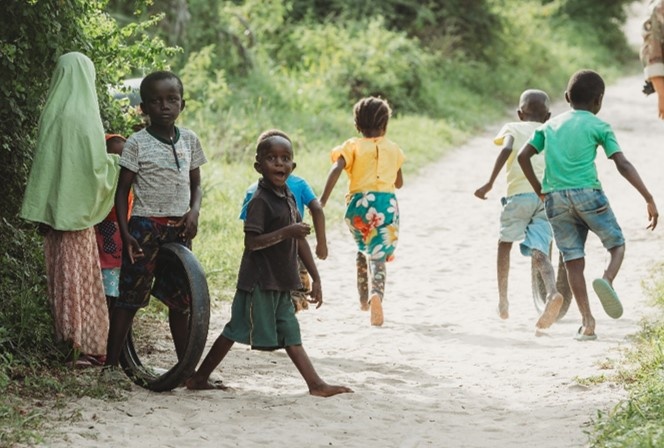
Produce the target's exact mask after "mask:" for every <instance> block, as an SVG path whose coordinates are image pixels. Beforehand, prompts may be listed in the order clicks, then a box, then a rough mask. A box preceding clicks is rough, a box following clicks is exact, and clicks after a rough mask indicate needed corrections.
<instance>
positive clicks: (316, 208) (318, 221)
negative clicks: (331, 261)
mask: <svg viewBox="0 0 664 448" xmlns="http://www.w3.org/2000/svg"><path fill="white" fill-rule="evenodd" d="M307 208H308V209H309V211H310V212H311V220H312V221H313V222H314V231H315V232H316V256H317V257H318V258H319V259H321V260H325V259H326V258H327V237H326V235H325V212H323V206H322V205H321V203H320V202H319V201H318V199H316V198H314V199H312V200H311V201H310V202H309V203H308V204H307Z"/></svg>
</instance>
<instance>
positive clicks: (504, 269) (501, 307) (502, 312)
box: [496, 241, 512, 319]
mask: <svg viewBox="0 0 664 448" xmlns="http://www.w3.org/2000/svg"><path fill="white" fill-rule="evenodd" d="M511 251H512V243H511V242H506V241H499V242H498V256H497V260H496V261H497V263H496V266H497V275H498V315H499V316H500V318H501V319H507V318H509V317H510V312H509V306H510V305H509V301H508V299H507V285H508V279H509V273H510V252H511Z"/></svg>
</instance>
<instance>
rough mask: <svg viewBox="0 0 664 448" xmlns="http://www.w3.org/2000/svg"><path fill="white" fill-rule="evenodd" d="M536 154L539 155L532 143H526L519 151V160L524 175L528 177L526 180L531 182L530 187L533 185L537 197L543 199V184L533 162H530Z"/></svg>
mask: <svg viewBox="0 0 664 448" xmlns="http://www.w3.org/2000/svg"><path fill="white" fill-rule="evenodd" d="M535 154H537V151H536V150H535V147H534V146H533V145H531V144H530V143H526V144H525V145H524V147H523V148H521V150H520V151H519V155H518V156H517V160H518V161H519V165H520V166H521V170H522V171H523V174H524V175H525V176H526V179H528V182H530V185H532V187H533V190H535V193H536V194H537V196H539V197H540V198H542V184H541V183H540V181H539V179H537V176H536V175H535V170H534V169H533V162H532V161H531V160H530V159H531V158H532V157H533V156H534V155H535Z"/></svg>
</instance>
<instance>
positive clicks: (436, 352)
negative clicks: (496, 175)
mask: <svg viewBox="0 0 664 448" xmlns="http://www.w3.org/2000/svg"><path fill="white" fill-rule="evenodd" d="M641 84H642V80H641V77H640V76H639V75H636V76H632V77H628V78H624V79H622V80H620V81H619V82H618V83H617V84H615V85H613V86H611V87H609V88H608V90H607V93H606V96H605V103H604V108H603V110H602V111H601V112H600V114H599V115H600V117H602V118H603V119H605V120H607V121H609V122H610V123H611V124H612V125H613V126H614V129H615V130H616V134H617V137H618V140H619V142H620V143H621V145H622V146H623V148H624V151H625V153H626V155H627V157H628V158H629V160H630V161H631V162H632V163H634V165H635V166H636V167H637V169H638V170H639V172H640V174H641V176H642V177H643V179H644V181H645V182H646V184H647V185H648V186H649V188H650V190H651V191H652V192H653V194H654V195H655V197H656V199H657V200H659V205H660V210H664V176H662V174H661V166H662V162H661V160H660V159H661V156H662V154H661V151H660V149H661V145H662V143H661V142H662V141H664V123H662V122H661V121H658V120H657V119H656V112H655V111H656V100H655V98H653V97H650V98H644V97H643V95H642V94H641V92H640V89H641ZM565 108H566V106H565V105H564V104H561V103H559V104H556V111H562V110H565ZM498 127H499V125H493V126H490V127H488V128H487V130H486V132H485V133H483V134H482V135H478V136H477V137H476V138H474V139H472V140H470V141H469V142H468V143H467V144H465V145H463V146H462V147H459V148H457V149H455V150H454V151H452V152H451V153H449V155H447V156H446V157H444V158H443V159H442V160H440V161H439V162H437V163H434V164H432V165H430V166H428V167H426V168H425V169H423V170H422V171H421V173H420V174H419V175H418V176H417V177H414V178H406V179H405V187H404V188H403V190H401V191H400V192H399V200H400V203H401V210H402V227H401V238H400V242H399V249H398V250H397V253H396V255H397V259H396V260H395V261H394V262H392V263H390V264H388V282H387V287H386V299H385V302H384V309H385V324H384V325H383V327H381V328H376V327H371V326H370V325H369V314H368V313H366V312H361V311H360V310H359V303H358V301H357V298H356V292H355V286H354V246H353V244H352V242H351V238H350V235H349V234H348V233H347V232H346V231H345V229H344V228H343V227H342V226H341V224H340V223H329V227H330V238H329V239H330V256H329V259H328V260H326V261H324V262H319V263H318V265H319V269H320V271H321V275H322V278H323V287H324V293H325V304H324V305H323V307H321V308H320V309H318V310H312V309H310V310H307V311H304V312H302V313H300V314H299V315H298V316H299V319H300V323H301V326H302V334H303V340H304V342H305V344H304V346H305V348H306V350H307V351H308V353H309V355H310V357H311V358H312V361H313V363H314V365H315V366H316V368H317V369H318V371H319V373H320V374H321V376H322V377H323V378H324V379H326V380H327V381H328V382H333V383H338V384H345V385H348V386H350V387H352V388H353V389H354V390H355V393H354V394H345V395H340V396H336V397H332V398H328V399H321V398H315V397H311V396H309V395H308V394H307V391H306V387H305V384H304V382H303V381H302V379H301V377H300V376H299V374H298V373H297V371H296V370H295V368H294V367H293V365H292V364H291V362H290V360H289V359H288V357H287V356H286V354H285V353H284V352H283V351H279V352H274V353H262V352H252V351H250V350H248V349H247V348H246V347H244V346H240V345H236V346H235V347H234V348H233V350H232V351H231V352H230V354H229V355H228V357H227V359H226V361H224V363H223V365H222V369H221V370H217V371H216V372H215V376H216V377H218V378H223V379H224V381H225V382H226V383H227V384H228V385H230V386H232V387H233V390H231V391H226V392H221V391H196V392H194V391H188V390H185V389H177V390H174V391H172V392H167V393H152V392H149V391H147V390H144V389H141V388H139V387H134V388H133V390H132V391H131V392H129V393H128V399H127V400H126V401H120V402H104V401H100V400H96V399H89V398H84V399H80V400H78V401H76V402H75V403H72V404H71V405H70V406H69V408H68V411H66V412H76V411H80V417H79V418H75V419H72V420H73V421H68V422H64V423H62V424H61V425H60V426H59V433H56V434H52V435H51V437H50V438H49V439H48V440H47V441H46V442H45V443H44V445H45V446H53V447H65V446H77V447H78V446H80V447H97V446H117V447H120V446H121V447H125V448H132V447H157V446H159V447H178V448H184V447H198V448H202V447H217V446H223V447H226V446H228V447H231V446H241V447H258V446H269V447H302V446H316V447H318V446H344V447H360V446H362V447H384V446H388V447H425V446H435V447H469V448H470V447H489V446H492V447H522V446H523V447H526V446H537V447H538V448H546V447H579V446H584V445H585V444H586V443H587V440H588V436H587V434H586V431H588V430H589V429H590V428H589V423H590V422H591V421H592V419H593V418H595V417H596V415H597V412H598V410H599V411H602V412H607V411H609V410H611V409H612V408H613V407H614V406H615V405H616V404H617V403H618V402H619V401H620V400H621V399H623V398H625V397H626V392H625V391H624V389H623V388H622V387H621V386H619V385H616V384H615V383H614V382H612V381H611V377H612V375H614V374H616V373H617V371H618V370H617V369H619V368H620V366H621V363H622V362H623V359H622V358H623V353H624V350H625V349H627V348H629V346H630V338H629V336H630V335H632V334H634V333H635V332H637V331H638V330H639V328H640V321H641V319H642V318H643V317H645V316H647V315H649V314H650V313H652V311H653V310H652V308H650V307H649V306H648V298H647V295H646V293H645V292H644V291H643V288H642V283H643V282H644V281H647V279H648V278H649V277H650V271H651V269H652V267H653V265H654V264H655V263H657V262H661V261H662V255H661V254H662V253H664V228H658V229H657V230H656V231H655V232H650V231H647V230H646V225H647V216H646V209H645V203H644V201H643V200H642V198H641V197H640V196H639V194H638V193H637V192H636V190H634V189H633V188H632V187H631V186H630V185H629V184H628V183H627V181H626V180H625V179H623V178H622V177H621V176H620V175H619V174H618V173H617V171H616V170H615V168H614V165H613V163H612V162H610V161H607V160H606V159H605V158H604V157H603V156H602V155H600V156H599V157H598V167H599V171H600V179H601V180H602V182H603V185H604V188H605V190H606V193H607V195H608V197H609V199H610V200H611V204H612V206H613V208H614V211H615V213H616V215H617V217H618V220H619V222H620V224H621V226H622V228H623V231H624V233H625V236H626V240H627V254H626V259H625V262H624V264H623V267H622V270H621V273H620V275H619V277H618V278H617V279H616V281H615V287H616V290H617V291H618V293H619V294H620V296H621V298H622V300H623V303H624V305H625V313H624V315H623V317H622V318H620V319H618V320H613V319H611V318H609V317H608V316H606V315H605V314H604V313H603V311H602V309H601V306H600V304H599V301H598V299H597V298H596V297H595V295H594V294H593V293H592V289H591V288H590V282H591V281H592V279H593V278H595V277H597V276H601V274H602V271H603V268H604V265H605V263H606V262H607V255H606V252H605V251H604V250H603V249H602V247H601V245H600V243H599V240H598V239H597V238H596V237H595V236H594V235H591V237H590V238H589V241H588V244H587V252H588V255H587V268H586V278H587V282H588V285H589V291H590V300H591V307H592V309H593V312H594V314H595V317H596V319H597V328H596V331H597V335H598V339H597V340H596V341H593V342H578V341H576V340H574V339H573V336H574V334H575V333H576V331H577V328H578V327H579V325H580V316H579V313H578V311H577V309H576V305H575V304H574V303H573V304H572V306H571V308H570V311H569V313H568V314H567V316H566V317H565V318H564V319H563V320H561V321H559V322H557V323H556V324H554V325H553V326H552V327H551V328H550V329H549V330H547V331H546V332H545V333H544V334H543V335H541V336H536V335H535V322H536V320H537V314H536V312H535V309H534V307H533V304H532V295H531V290H530V261H529V259H527V258H525V257H523V256H521V255H520V254H519V253H518V251H517V249H516V247H515V249H514V250H513V252H512V270H511V273H510V291H509V294H510V302H511V310H510V311H511V312H510V314H511V316H510V319H509V320H505V321H503V320H501V319H499V318H498V316H497V314H496V308H497V303H498V297H497V289H496V280H495V250H496V240H497V226H498V216H499V212H500V205H499V198H500V195H501V194H502V193H503V191H504V183H501V184H498V185H496V187H495V188H494V190H493V191H492V192H491V193H490V195H489V199H488V200H486V201H480V200H479V199H476V198H475V197H474V196H473V191H474V190H475V189H476V188H477V187H479V186H480V185H482V184H483V183H484V182H485V180H486V179H487V178H488V175H489V173H490V170H491V166H492V164H493V162H494V160H495V156H496V155H497V152H496V150H495V148H494V147H493V146H492V144H491V137H492V135H493V133H494V132H495V131H496V130H497V129H498ZM404 146H406V150H407V145H405V143H404ZM501 181H503V182H504V180H503V179H501ZM661 226H662V227H664V224H661ZM555 253H556V255H557V251H555ZM228 317H229V304H223V306H221V307H220V308H216V309H215V312H214V314H213V316H212V322H211V326H212V327H211V331H210V336H209V341H208V344H210V343H211V342H212V341H213V340H214V338H215V337H216V335H217V334H218V333H219V331H220V329H221V327H222V326H223V324H224V323H225V322H226V321H227V319H228ZM602 375H603V376H605V377H607V378H608V380H606V381H603V382H592V381H591V382H585V381H582V379H586V378H597V377H599V376H602ZM595 383H596V384H595Z"/></svg>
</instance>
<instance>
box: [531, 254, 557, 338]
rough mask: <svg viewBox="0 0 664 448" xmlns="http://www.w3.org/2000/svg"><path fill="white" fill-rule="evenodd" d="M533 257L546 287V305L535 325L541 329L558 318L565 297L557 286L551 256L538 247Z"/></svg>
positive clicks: (547, 326)
mask: <svg viewBox="0 0 664 448" xmlns="http://www.w3.org/2000/svg"><path fill="white" fill-rule="evenodd" d="M531 257H532V259H533V262H534V265H535V268H536V269H537V271H538V272H539V274H540V276H541V277H542V281H543V282H544V287H545V288H546V306H545V308H544V311H543V312H542V315H541V316H540V318H539V320H538V321H537V323H536V324H535V326H536V327H537V328H541V329H544V328H549V327H550V326H551V325H553V323H554V322H555V321H556V319H558V313H560V308H561V307H562V306H563V302H564V298H563V295H562V294H560V293H559V292H558V289H557V287H556V274H555V271H554V270H553V266H552V265H551V260H549V257H548V256H547V255H546V254H544V253H543V252H541V251H539V250H537V249H533V250H532V255H531Z"/></svg>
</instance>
